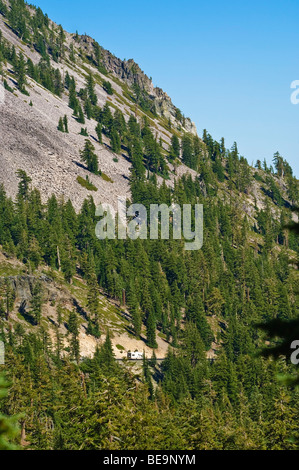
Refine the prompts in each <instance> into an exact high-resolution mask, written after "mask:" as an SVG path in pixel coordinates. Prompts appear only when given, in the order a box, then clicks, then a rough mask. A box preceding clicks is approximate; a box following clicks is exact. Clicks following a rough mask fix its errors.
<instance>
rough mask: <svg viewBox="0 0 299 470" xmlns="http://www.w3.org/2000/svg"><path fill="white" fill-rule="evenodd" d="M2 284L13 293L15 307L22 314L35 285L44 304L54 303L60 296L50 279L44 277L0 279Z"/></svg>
mask: <svg viewBox="0 0 299 470" xmlns="http://www.w3.org/2000/svg"><path fill="white" fill-rule="evenodd" d="M4 282H5V283H8V285H9V287H10V288H11V289H12V291H13V292H14V295H15V298H16V307H17V308H18V310H22V311H23V312H26V311H28V308H29V307H30V302H31V300H32V296H33V293H34V288H35V286H36V285H37V284H39V285H40V286H41V289H42V294H43V301H44V302H55V301H56V300H57V299H58V296H59V295H61V293H60V292H58V290H57V288H56V287H55V284H54V282H53V281H52V279H51V278H49V277H48V276H45V275H40V276H38V277H37V276H30V275H22V276H7V277H6V276H5V277H1V278H0V284H2V283H4ZM62 296H63V295H62Z"/></svg>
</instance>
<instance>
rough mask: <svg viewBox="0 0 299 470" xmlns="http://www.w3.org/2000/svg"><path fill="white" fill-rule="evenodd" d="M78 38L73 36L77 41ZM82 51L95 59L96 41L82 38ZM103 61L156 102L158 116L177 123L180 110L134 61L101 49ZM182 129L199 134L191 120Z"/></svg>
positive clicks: (80, 42) (107, 68)
mask: <svg viewBox="0 0 299 470" xmlns="http://www.w3.org/2000/svg"><path fill="white" fill-rule="evenodd" d="M75 38H76V36H74V35H73V36H72V41H75ZM79 44H80V47H81V49H83V50H84V52H85V53H86V54H87V55H89V56H90V57H92V58H93V60H94V62H95V63H96V57H95V47H94V46H95V44H96V43H95V41H94V40H93V39H92V38H91V37H89V36H86V35H85V36H80V41H79ZM101 60H102V63H103V65H104V67H105V68H106V70H107V71H108V72H110V73H112V74H113V75H114V76H115V77H116V78H118V79H119V80H121V81H123V82H125V83H126V84H127V85H128V86H129V87H132V86H133V85H138V86H139V87H140V89H141V90H142V91H144V92H145V93H146V94H147V95H148V97H149V98H150V99H151V100H152V101H153V102H154V104H155V107H156V111H157V113H158V115H160V116H163V117H165V118H166V119H170V120H171V121H172V122H175V121H176V119H177V111H178V108H177V107H176V106H175V105H174V104H173V103H172V101H171V98H170V97H169V96H168V95H167V93H165V92H164V91H163V90H162V89H161V88H159V87H154V85H153V82H152V79H151V78H149V77H148V76H147V75H146V74H145V73H144V72H143V71H142V70H141V68H140V67H139V65H138V64H136V62H135V61H134V60H133V59H129V60H121V59H119V58H117V57H115V56H114V55H113V54H111V52H109V51H108V50H106V49H101ZM182 124H183V125H182V127H183V128H184V129H185V131H186V132H190V133H192V134H194V135H196V134H197V130H196V126H195V124H194V122H192V121H191V119H190V118H184V122H183V123H182Z"/></svg>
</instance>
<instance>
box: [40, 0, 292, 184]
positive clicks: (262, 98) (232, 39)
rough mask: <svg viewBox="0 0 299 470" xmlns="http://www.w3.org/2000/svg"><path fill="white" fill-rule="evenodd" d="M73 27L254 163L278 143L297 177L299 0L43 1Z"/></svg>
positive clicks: (64, 23) (268, 156)
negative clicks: (294, 97) (135, 67)
mask: <svg viewBox="0 0 299 470" xmlns="http://www.w3.org/2000/svg"><path fill="white" fill-rule="evenodd" d="M35 4H36V5H37V6H40V7H41V8H42V10H43V11H44V12H45V13H48V15H49V17H50V18H51V19H53V20H54V21H56V22H57V23H59V24H62V26H63V27H64V28H65V29H66V30H67V31H69V32H75V31H76V30H78V32H79V33H80V34H84V33H86V34H88V35H90V36H92V37H94V38H95V39H96V40H97V41H98V42H99V43H100V44H101V45H102V46H103V47H104V48H106V49H109V50H110V51H111V52H112V53H114V54H115V55H116V56H117V57H120V58H121V59H124V58H126V59H130V58H133V59H134V60H135V61H136V62H137V63H138V64H139V65H140V67H141V69H142V70H144V72H145V73H146V74H147V75H148V76H151V77H152V78H153V82H154V84H155V85H156V86H159V87H161V88H163V89H164V91H166V92H167V93H168V94H169V96H170V97H171V98H172V100H173V102H174V104H175V105H176V106H178V107H179V108H180V109H181V110H182V112H183V113H184V114H185V115H186V116H189V117H191V119H192V120H193V121H194V122H195V124H196V126H197V129H198V133H199V135H201V134H202V130H203V129H204V128H206V129H207V130H208V132H209V133H210V134H211V135H212V136H213V138H214V139H217V140H220V138H221V137H222V136H223V137H225V139H226V146H227V147H228V148H229V147H231V146H232V144H233V142H234V141H236V142H237V143H238V147H239V151H240V153H241V154H242V155H244V156H245V157H246V158H247V159H248V161H249V163H252V162H253V161H256V160H257V159H264V158H266V159H267V161H268V162H269V163H271V160H272V157H273V154H274V153H275V152H276V151H277V150H278V151H279V152H280V153H281V154H282V155H283V157H284V158H285V159H286V160H288V161H289V162H290V164H291V165H292V167H293V168H294V172H295V174H296V176H297V177H298V178H299V128H298V127H299V104H298V105H294V104H292V103H291V100H290V96H291V93H292V90H291V82H293V81H294V80H299V69H298V56H299V28H298V17H299V2H298V0H280V1H278V0H272V1H268V0H259V1H257V0H252V1H251V2H241V1H240V0H238V1H234V0H226V1H224V0H221V1H220V0H215V1H202V0H197V1H193V0H191V1H185V2H182V1H177V0H172V1H169V0H160V1H157V0H151V1H150V2H140V1H135V0H127V1H119V0H114V1H112V2H111V1H107V0H106V1H99V0H87V1H85V2H84V1H82V0H63V2H61V0H37V2H35Z"/></svg>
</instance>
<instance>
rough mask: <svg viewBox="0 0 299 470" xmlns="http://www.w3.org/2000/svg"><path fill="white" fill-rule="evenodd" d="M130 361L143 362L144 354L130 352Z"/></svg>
mask: <svg viewBox="0 0 299 470" xmlns="http://www.w3.org/2000/svg"><path fill="white" fill-rule="evenodd" d="M128 359H131V360H135V361H136V360H142V359H143V352H139V351H134V352H131V351H129V352H128Z"/></svg>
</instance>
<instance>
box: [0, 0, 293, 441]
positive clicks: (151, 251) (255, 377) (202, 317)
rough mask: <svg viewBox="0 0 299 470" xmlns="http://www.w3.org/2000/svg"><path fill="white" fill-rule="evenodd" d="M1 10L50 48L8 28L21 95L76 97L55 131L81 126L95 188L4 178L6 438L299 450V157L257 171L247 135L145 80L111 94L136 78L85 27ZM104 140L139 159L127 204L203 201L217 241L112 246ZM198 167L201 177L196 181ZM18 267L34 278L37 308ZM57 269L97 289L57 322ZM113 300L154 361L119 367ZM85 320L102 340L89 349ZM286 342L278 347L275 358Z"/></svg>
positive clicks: (6, 66) (9, 57) (8, 87)
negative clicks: (230, 135) (200, 123)
mask: <svg viewBox="0 0 299 470" xmlns="http://www.w3.org/2000/svg"><path fill="white" fill-rule="evenodd" d="M0 17H1V18H2V19H3V21H5V23H7V25H9V28H10V31H11V32H12V34H13V35H14V37H16V38H18V39H19V40H21V41H22V42H23V45H26V47H28V48H30V50H32V51H34V53H36V54H38V55H39V61H38V62H35V63H34V62H33V61H32V60H31V59H30V58H28V57H26V54H23V53H22V52H18V51H17V50H16V47H15V45H14V44H12V43H10V41H9V40H8V39H7V37H5V35H4V34H2V33H1V30H0V33H1V35H0V71H1V74H2V77H3V86H4V88H5V93H7V94H11V95H13V94H14V93H18V96H22V100H24V99H28V101H30V99H32V101H34V99H33V93H32V83H35V84H37V86H39V87H43V89H44V90H46V91H47V93H49V95H50V94H51V95H55V96H57V97H59V98H61V99H62V98H64V99H65V101H66V102H67V106H68V110H69V114H68V115H66V114H64V113H62V114H61V116H60V118H59V120H57V122H55V129H53V132H57V135H62V134H65V135H64V137H65V138H68V135H69V134H71V133H72V132H73V131H72V129H73V128H72V127H71V126H73V125H77V124H78V126H80V127H78V129H80V128H81V133H80V136H82V137H80V138H81V149H80V151H79V153H78V155H77V158H78V162H79V164H80V165H81V166H83V168H84V171H85V172H86V179H84V178H82V177H80V176H78V183H80V186H78V187H79V188H80V189H81V187H82V188H84V190H86V191H89V193H88V194H89V196H87V197H86V198H85V200H84V202H83V204H82V205H81V207H80V208H79V210H78V209H77V207H75V206H74V204H73V203H72V201H71V198H67V197H65V196H64V197H60V196H59V195H57V194H55V193H53V195H52V196H50V197H47V198H45V197H44V194H43V193H42V191H40V190H39V188H38V186H37V185H35V184H33V180H32V174H31V173H30V171H28V170H27V168H25V167H23V166H22V165H19V167H17V169H16V171H15V175H14V177H15V178H16V180H17V191H16V193H15V195H14V196H11V195H10V194H9V193H8V190H7V185H6V182H5V181H2V184H1V185H0V252H1V259H0V261H1V263H0V340H1V341H2V342H3V343H4V347H5V364H4V365H0V449H1V450H2V449H30V450H107V449H108V450H151V449H152V450H153V449H155V450H214V449H215V450H295V449H298V448H299V407H298V395H299V391H298V388H296V380H295V379H296V366H295V365H293V364H292V363H291V361H290V355H291V352H292V350H291V349H290V342H289V343H288V340H289V339H290V335H289V336H288V335H287V334H286V331H287V333H288V334H289V330H288V328H287V327H288V326H289V328H291V329H292V331H293V332H295V334H296V332H297V331H298V315H299V310H298V307H299V304H298V295H299V292H298V285H299V284H298V269H297V261H298V254H299V240H298V233H297V232H296V230H293V226H294V225H295V223H296V221H297V215H296V209H297V207H298V205H299V184H298V180H297V179H296V178H295V176H294V175H293V171H292V168H291V167H290V165H289V164H288V163H287V161H286V160H285V159H284V157H282V156H281V155H280V154H279V152H277V153H275V155H274V156H273V164H272V165H270V166H269V165H267V163H266V161H259V160H258V161H257V162H256V163H255V164H254V166H251V165H249V163H248V161H247V159H246V158H245V157H244V156H242V155H240V153H239V150H238V146H237V143H235V144H234V145H233V147H232V148H230V149H228V148H226V143H225V140H224V138H223V139H221V141H220V142H217V141H216V140H214V139H213V137H212V136H211V135H210V134H209V133H208V131H206V130H205V131H204V132H203V135H202V137H201V138H199V137H198V136H197V134H195V133H192V132H190V129H189V128H188V122H187V118H185V117H184V116H183V114H182V113H181V111H180V110H179V109H177V108H176V109H175V116H174V117H173V119H167V118H166V117H165V116H161V115H160V113H159V109H158V106H157V105H156V104H155V102H154V101H153V100H152V99H151V96H150V95H149V94H148V93H147V91H146V90H145V89H143V88H142V87H141V85H140V83H139V82H138V80H137V79H136V83H135V85H134V86H131V87H129V86H128V85H125V86H124V90H125V91H124V93H125V96H126V99H127V100H129V101H128V102H130V103H131V112H130V114H129V115H126V114H125V112H124V110H123V109H121V108H117V107H116V106H115V105H114V106H112V105H111V101H109V100H108V98H110V99H112V97H115V96H116V95H117V93H118V92H117V91H116V89H117V84H118V85H119V83H118V82H117V80H116V79H115V80H114V82H113V76H112V73H111V72H110V71H109V68H108V65H107V64H108V62H106V56H105V54H106V53H105V52H104V51H103V50H102V48H101V47H100V46H99V44H98V43H96V42H94V43H93V45H92V48H93V53H92V55H88V56H86V55H84V51H83V49H82V48H81V43H80V36H79V35H78V33H77V34H76V35H74V45H73V43H72V47H71V46H69V45H67V41H66V37H65V32H64V30H63V28H62V27H61V26H58V27H57V26H56V27H53V24H52V22H51V20H49V18H48V16H47V15H45V14H44V13H43V12H42V11H41V10H40V9H39V8H35V7H32V6H30V7H29V6H28V5H27V4H26V3H25V2H24V1H23V0H15V1H13V0H11V1H10V2H8V1H4V0H0ZM1 24H2V23H1ZM79 61H83V63H84V64H85V67H87V65H90V66H92V67H93V70H96V72H95V73H94V74H93V73H92V72H90V69H89V68H88V67H87V70H88V73H87V70H85V72H86V74H85V76H84V84H83V85H82V84H81V85H79V83H78V80H76V79H75V76H73V75H72V74H71V72H66V73H64V74H62V73H61V71H60V68H59V64H61V63H62V62H64V63H66V64H68V65H69V64H71V65H72V64H76V63H79ZM55 64H57V67H56V66H55ZM132 73H134V70H133V72H132ZM135 73H136V74H138V71H136V72H135ZM98 74H100V75H98ZM74 75H75V74H74ZM99 76H100V77H104V78H105V79H104V78H103V79H102V80H101V81H100V82H99V78H98V77H99ZM136 76H137V75H136ZM114 83H115V84H114ZM99 84H100V85H101V87H102V89H103V90H104V92H105V93H106V94H107V97H108V98H107V101H106V104H105V105H103V106H101V105H100V104H99V102H98V96H97V93H96V85H99ZM113 84H114V85H113ZM80 86H82V87H83V88H80ZM12 98H13V97H12ZM118 100H119V102H120V101H121V100H120V97H118ZM32 101H31V104H30V106H32V107H33V108H34V106H35V105H34V103H33V102H32ZM137 111H138V112H137ZM153 122H156V123H157V122H159V123H160V124H159V125H160V126H163V129H164V131H165V132H167V133H168V134H167V135H168V136H169V139H168V142H166V143H165V142H163V138H164V139H166V137H165V135H166V134H165V132H164V134H161V136H160V138H159V137H158V136H157V132H156V128H155V127H154V126H153ZM74 123H75V124H74ZM86 125H88V126H90V125H92V126H93V131H94V133H93V135H94V138H93V139H91V138H90V130H88V131H87V129H85V126H86ZM0 126H1V123H0ZM81 126H82V127H81ZM88 129H89V128H88ZM77 134H79V132H78V133H77ZM162 137H163V138H162ZM0 145H2V144H0ZM104 145H106V146H108V147H109V152H112V153H113V158H114V163H115V165H118V162H119V160H120V159H124V158H125V159H126V161H128V162H129V163H130V174H129V176H128V178H127V180H128V184H129V188H130V195H131V196H130V200H129V198H128V203H129V202H130V203H138V204H143V205H144V206H145V207H146V208H149V206H150V204H159V205H160V204H166V205H167V206H170V205H171V204H172V203H176V204H179V205H180V206H183V205H184V204H192V205H195V204H203V207H204V244H203V247H202V249H200V250H198V251H186V250H185V249H184V240H174V239H172V238H171V239H170V240H161V239H158V240H141V239H137V240H134V241H133V240H130V239H126V240H117V239H115V240H108V239H107V240H98V239H97V237H96V233H95V227H96V224H97V222H98V220H99V219H98V217H97V216H96V204H95V201H94V199H93V196H94V195H95V194H96V193H97V191H98V187H97V182H98V181H99V182H100V184H103V182H105V183H107V184H108V183H109V184H111V185H113V181H112V180H111V176H110V175H107V174H105V173H104V171H103V170H102V168H101V163H100V160H99V158H98V156H99V148H100V147H99V146H104ZM0 162H1V155H0ZM182 165H183V166H184V168H187V169H189V170H190V172H185V173H183V174H180V173H179V172H178V168H179V167H180V166H182ZM1 167H2V162H1V166H0V172H1ZM172 177H173V184H169V183H170V181H172V180H171V178H172ZM80 178H81V179H80ZM112 178H113V177H112ZM82 190H83V189H82ZM8 263H10V264H9V265H10V266H12V265H13V266H14V269H12V268H8ZM16 278H18V282H19V280H20V279H21V280H23V281H24V279H27V278H30V283H31V284H30V299H29V301H28V302H27V303H25V304H23V305H22V304H21V305H19V303H18V292H17V291H16V288H15V286H16V284H15V279H16ZM47 279H49V282H55V285H56V286H58V288H59V289H61V290H65V291H66V292H74V289H76V288H78V289H79V287H80V289H81V287H82V289H84V292H85V294H84V295H85V296H86V298H84V300H82V299H81V300H80V299H79V301H78V302H77V303H76V304H74V305H73V307H72V308H71V309H66V308H65V306H64V305H62V304H61V303H60V302H59V301H57V300H55V299H52V301H51V315H52V317H51V318H52V320H51V321H50V319H49V316H48V315H47V314H46V313H45V312H46V308H47V306H46V303H47V301H46V295H45V289H46V284H47V282H48V281H47ZM24 282H25V281H24ZM124 293H125V305H124V302H123V297H124ZM102 298H105V299H106V300H107V302H111V303H112V302H113V305H116V306H117V308H118V309H119V310H120V311H122V310H123V311H125V312H126V315H127V316H128V318H129V320H128V322H129V327H128V328H129V330H130V335H131V337H132V338H134V339H137V340H140V343H141V344H143V343H142V341H143V342H144V344H146V346H147V347H148V348H150V349H151V351H152V357H151V358H150V357H144V359H143V361H141V363H140V367H139V369H138V370H136V368H135V367H134V365H133V364H132V363H130V361H128V360H124V361H118V360H116V357H115V352H114V349H113V345H112V340H113V337H115V335H116V333H115V331H113V328H112V326H111V324H110V325H108V323H107V322H106V319H105V310H103V308H102V307H101V302H100V300H101V299H102ZM83 323H84V328H85V330H86V336H87V337H89V338H92V340H93V341H96V342H97V345H98V346H97V347H96V349H95V351H94V352H93V354H92V355H90V356H89V357H87V356H85V355H83V354H82V350H81V346H82V343H81V339H82V338H81V333H80V332H81V331H82V328H83V326H82V325H83ZM265 325H266V326H265ZM273 325H274V326H275V325H276V327H277V329H276V330H275V328H274V326H273ZM290 325H292V326H290ZM283 327H284V328H283ZM273 328H274V332H273ZM279 328H281V330H280V329H279ZM296 328H297V330H296ZM280 332H281V335H280V334H279V333H280ZM284 335H285V336H286V338H287V340H286V343H285V344H286V347H285V348H284V349H283V350H280V349H279V346H280V345H281V344H282V341H283V339H281V338H282V337H283V336H284ZM291 336H292V335H291ZM80 338H81V339H80ZM161 339H163V341H164V342H166V343H167V353H166V356H165V358H163V361H159V360H158V358H157V356H156V351H157V350H158V341H160V340H161ZM292 339H296V337H295V336H294V335H293V336H292ZM298 339H299V338H298ZM271 347H277V348H278V354H275V353H273V351H272V353H273V354H268V353H267V351H268V350H269V348H271ZM141 348H142V346H141ZM268 352H269V351H268ZM292 377H293V378H294V380H293V381H292V380H291V378H292Z"/></svg>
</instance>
